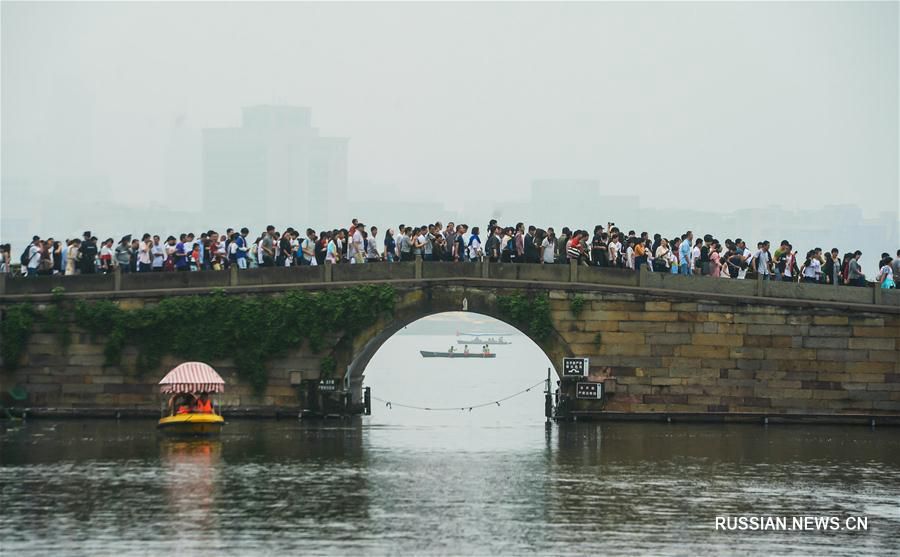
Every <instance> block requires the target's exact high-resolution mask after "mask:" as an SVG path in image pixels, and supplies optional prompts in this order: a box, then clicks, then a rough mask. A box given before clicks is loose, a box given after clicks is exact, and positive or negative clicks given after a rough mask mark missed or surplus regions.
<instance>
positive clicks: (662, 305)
mask: <svg viewBox="0 0 900 557" xmlns="http://www.w3.org/2000/svg"><path fill="white" fill-rule="evenodd" d="M643 309H645V310H647V311H670V310H671V309H672V303H671V302H644V308H643Z"/></svg>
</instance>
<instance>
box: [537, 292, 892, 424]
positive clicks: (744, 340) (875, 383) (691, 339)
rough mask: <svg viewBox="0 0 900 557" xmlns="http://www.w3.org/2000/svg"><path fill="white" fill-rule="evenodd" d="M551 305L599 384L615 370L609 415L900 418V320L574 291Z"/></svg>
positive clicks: (583, 404)
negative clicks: (577, 303) (578, 301)
mask: <svg viewBox="0 0 900 557" xmlns="http://www.w3.org/2000/svg"><path fill="white" fill-rule="evenodd" d="M576 295H577V296H581V297H582V298H584V299H586V303H585V304H584V309H583V310H582V312H581V313H580V314H579V315H578V317H576V316H575V315H574V314H573V313H572V309H571V308H572V299H573V298H574V296H576ZM551 306H552V309H553V320H554V323H555V325H556V327H557V329H558V330H559V332H560V334H561V335H562V336H563V338H565V339H566V341H567V342H568V343H569V347H570V348H571V350H572V352H573V354H574V355H576V356H588V357H590V358H591V375H592V380H602V379H603V377H604V374H605V372H606V371H607V370H605V369H604V368H606V367H609V370H608V373H609V375H610V379H608V380H607V381H606V387H607V393H608V398H607V400H606V401H605V403H604V404H603V405H602V409H603V410H604V411H606V412H626V413H635V412H664V413H678V412H690V413H760V414H804V415H822V414H825V415H831V414H863V415H895V416H896V415H898V414H900V316H898V315H896V314H882V313H865V312H859V311H847V310H841V309H831V308H817V307H805V308H804V307H781V306H779V305H766V304H760V303H757V302H751V303H746V304H728V303H720V302H695V301H668V300H664V299H660V298H655V299H654V298H652V297H642V296H635V295H631V294H605V293H598V294H591V293H578V294H573V293H570V292H564V291H555V292H552V293H551ZM599 406H600V405H599V404H598V403H594V402H593V401H577V403H576V409H577V410H582V411H591V410H599Z"/></svg>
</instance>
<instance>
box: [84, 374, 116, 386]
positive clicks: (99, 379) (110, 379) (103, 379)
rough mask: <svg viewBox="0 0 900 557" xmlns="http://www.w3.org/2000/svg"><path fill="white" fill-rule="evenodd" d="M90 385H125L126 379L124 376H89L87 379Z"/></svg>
mask: <svg viewBox="0 0 900 557" xmlns="http://www.w3.org/2000/svg"><path fill="white" fill-rule="evenodd" d="M85 379H86V380H88V381H89V382H90V383H94V384H98V385H105V384H109V383H120V384H121V383H125V381H126V377H125V376H124V375H89V376H87V377H86V378H85Z"/></svg>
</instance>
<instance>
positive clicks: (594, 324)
mask: <svg viewBox="0 0 900 557" xmlns="http://www.w3.org/2000/svg"><path fill="white" fill-rule="evenodd" d="M622 323H627V321H621V322H620V321H584V322H583V325H584V331H585V332H588V333H599V332H602V331H618V330H620V327H621V326H622Z"/></svg>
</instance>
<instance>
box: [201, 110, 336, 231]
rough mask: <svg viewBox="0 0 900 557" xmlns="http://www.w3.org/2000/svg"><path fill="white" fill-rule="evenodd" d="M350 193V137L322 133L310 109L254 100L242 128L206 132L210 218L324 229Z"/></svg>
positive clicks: (205, 166)
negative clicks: (313, 125) (322, 134)
mask: <svg viewBox="0 0 900 557" xmlns="http://www.w3.org/2000/svg"><path fill="white" fill-rule="evenodd" d="M346 194H347V139H345V138H330V137H321V136H320V135H319V130H318V129H316V128H314V127H312V125H311V117H310V110H309V109H308V108H303V107H294V106H272V105H262V106H252V107H247V108H244V109H243V119H242V122H241V127H238V128H216V129H206V130H204V131H203V207H204V213H205V216H206V218H207V219H208V220H210V222H223V223H225V224H227V225H228V226H233V227H235V228H237V227H240V226H245V225H246V226H251V227H260V226H264V225H266V224H274V225H275V226H277V227H279V228H283V227H285V226H294V227H297V228H305V227H307V226H312V227H313V228H322V227H324V226H326V225H329V224H331V223H332V219H333V218H334V216H335V215H336V214H337V211H338V210H339V207H336V205H337V204H338V203H340V202H342V201H343V200H345V199H346V197H347V195H346Z"/></svg>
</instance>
